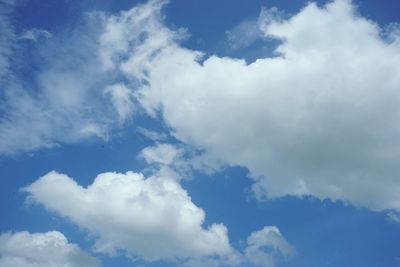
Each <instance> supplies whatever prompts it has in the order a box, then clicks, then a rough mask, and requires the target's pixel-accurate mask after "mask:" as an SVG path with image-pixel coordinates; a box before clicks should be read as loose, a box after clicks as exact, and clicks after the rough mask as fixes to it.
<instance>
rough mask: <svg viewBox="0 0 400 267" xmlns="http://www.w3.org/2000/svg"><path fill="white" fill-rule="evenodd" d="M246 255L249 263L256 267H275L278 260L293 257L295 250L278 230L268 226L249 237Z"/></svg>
mask: <svg viewBox="0 0 400 267" xmlns="http://www.w3.org/2000/svg"><path fill="white" fill-rule="evenodd" d="M244 254H245V257H246V259H247V261H249V262H250V263H252V264H254V265H255V266H261V267H273V266H275V262H277V261H278V259H284V260H288V259H289V258H290V257H292V256H293V255H294V249H293V247H292V246H291V245H290V244H289V243H288V242H287V241H286V239H285V238H284V237H283V236H282V234H281V233H280V231H279V229H278V228H276V227H274V226H267V227H264V228H263V229H261V230H259V231H256V232H253V233H252V234H251V235H250V236H249V237H248V239H247V247H246V249H245V253H244Z"/></svg>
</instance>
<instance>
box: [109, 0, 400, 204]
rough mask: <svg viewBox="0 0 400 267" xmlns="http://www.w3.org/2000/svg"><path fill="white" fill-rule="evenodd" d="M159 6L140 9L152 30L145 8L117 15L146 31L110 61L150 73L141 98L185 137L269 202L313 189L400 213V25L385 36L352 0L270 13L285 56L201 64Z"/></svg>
mask: <svg viewBox="0 0 400 267" xmlns="http://www.w3.org/2000/svg"><path fill="white" fill-rule="evenodd" d="M157 12H158V11H157ZM157 12H155V13H151V14H150V15H149V14H148V16H147V19H144V18H143V17H144V16H145V15H143V16H141V21H142V22H143V21H146V25H150V26H146V27H143V28H139V27H136V26H135V25H133V24H132V23H130V21H134V20H135V19H134V18H132V17H130V16H133V17H135V16H138V14H139V12H138V11H137V10H136V11H134V12H133V11H129V12H126V13H124V14H123V15H122V16H121V18H115V17H113V19H112V21H111V22H112V23H111V25H113V27H117V28H119V29H124V30H123V32H131V33H133V32H134V33H136V34H135V35H134V36H143V39H142V40H140V42H139V44H138V45H137V46H135V42H134V41H132V42H131V46H126V47H131V49H129V48H127V49H125V50H119V52H118V53H124V56H121V55H120V56H119V57H118V58H119V60H115V63H113V64H112V65H113V66H114V67H115V68H117V69H119V70H121V71H122V72H123V73H125V74H127V75H128V77H136V78H138V79H139V80H142V81H143V83H142V88H141V90H140V91H138V92H136V96H137V98H138V100H139V101H140V103H141V105H142V106H143V107H144V108H145V109H146V110H147V111H148V113H149V114H150V115H154V114H157V112H161V114H162V117H163V118H164V120H165V122H166V123H167V125H168V126H169V127H170V128H171V133H172V134H173V135H174V136H175V137H176V138H178V139H179V140H180V141H182V142H184V143H186V144H188V145H191V146H193V147H195V148H197V149H200V150H204V151H205V152H206V154H205V155H207V156H208V157H210V158H212V159H217V160H219V161H222V162H225V163H226V164H230V165H240V166H245V167H247V168H248V169H249V170H250V172H251V176H252V177H253V178H254V180H255V181H256V183H255V185H254V191H255V192H256V194H257V196H258V197H259V198H260V199H266V198H276V197H281V196H284V195H287V194H290V195H297V196H301V195H313V196H316V197H318V198H321V199H322V198H331V199H333V200H344V201H348V202H351V203H353V204H355V205H361V206H365V207H368V208H371V209H374V210H383V209H400V198H399V195H400V183H399V179H397V178H398V173H399V172H400V167H399V166H400V165H399V164H398V162H397V161H398V158H399V156H400V155H399V151H400V143H399V142H398V139H399V138H398V137H399V135H400V133H399V127H398V124H399V119H400V118H399V114H400V109H399V107H400V105H399V101H400V93H399V91H398V88H399V86H400V76H399V75H397V73H399V72H400V63H399V62H400V47H399V42H398V40H399V38H398V34H397V33H396V32H395V31H394V32H391V33H390V34H389V35H390V36H391V40H392V41H390V42H388V41H387V38H385V39H383V38H382V37H381V36H382V31H381V29H380V28H379V26H378V25H376V24H375V23H373V22H371V21H369V20H367V19H365V18H363V17H361V16H359V15H357V14H356V12H355V11H354V7H353V6H352V4H351V2H350V1H346V0H337V1H334V2H331V3H328V4H327V5H326V6H325V7H318V6H317V5H316V4H313V3H310V4H308V5H307V6H306V7H305V8H304V9H302V10H301V11H299V13H297V14H295V15H294V16H292V17H290V18H288V19H283V18H282V17H280V16H279V15H277V12H276V11H273V12H271V11H264V13H263V15H262V17H261V18H260V25H261V26H262V27H261V29H262V30H263V32H264V34H265V36H266V37H268V38H276V39H279V40H282V43H281V44H280V45H279V46H278V47H277V50H276V51H277V53H278V56H277V57H274V58H261V59H258V60H256V61H255V62H254V63H252V64H246V63H245V61H243V60H239V59H233V58H228V57H224V58H220V57H217V56H210V57H208V58H203V59H202V61H201V63H200V62H198V61H199V57H201V56H202V53H200V52H198V51H192V50H189V49H185V48H183V47H181V46H180V45H179V44H178V43H177V42H176V38H175V35H176V34H174V33H171V31H170V30H169V29H167V28H166V27H165V26H163V24H162V16H160V15H159V14H158V13H157ZM143 14H144V13H143ZM271 14H272V15H271ZM263 16H264V17H263ZM265 16H267V17H268V16H270V17H268V18H266V17H265ZM271 16H272V17H271ZM315 21H318V23H315ZM262 23H264V24H262ZM154 25H156V26H157V27H154ZM158 32H160V36H159V35H157V33H158ZM386 35H387V36H389V35H388V34H387V33H386ZM160 40H161V41H160ZM147 44H154V45H153V46H152V45H147ZM111 54H112V55H114V54H113V53H111ZM108 58H111V59H112V58H115V57H114V56H110V54H109V57H108ZM121 58H124V59H123V60H121ZM138 59H140V60H138ZM111 62H114V61H112V60H111Z"/></svg>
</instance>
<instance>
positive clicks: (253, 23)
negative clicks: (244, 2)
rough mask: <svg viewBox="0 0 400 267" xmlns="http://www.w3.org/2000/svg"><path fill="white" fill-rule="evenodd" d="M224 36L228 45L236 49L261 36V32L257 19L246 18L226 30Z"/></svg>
mask: <svg viewBox="0 0 400 267" xmlns="http://www.w3.org/2000/svg"><path fill="white" fill-rule="evenodd" d="M226 36H227V39H228V43H229V45H230V47H231V48H232V49H234V50H236V49H240V48H244V47H248V46H250V45H251V44H253V43H254V42H255V41H257V40H258V39H261V38H263V33H262V31H261V30H260V27H259V25H258V21H257V20H255V19H253V20H251V19H247V20H244V21H242V22H241V23H239V24H238V25H237V26H235V27H234V28H233V29H231V30H229V31H227V32H226Z"/></svg>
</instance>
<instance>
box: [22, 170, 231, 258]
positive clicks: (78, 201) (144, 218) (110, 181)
mask: <svg viewBox="0 0 400 267" xmlns="http://www.w3.org/2000/svg"><path fill="white" fill-rule="evenodd" d="M24 191H26V192H28V193H29V196H30V198H31V200H33V201H35V202H37V203H40V204H42V205H43V206H45V207H46V208H47V209H49V210H51V211H54V212H56V213H58V214H60V215H61V216H64V217H67V218H68V219H70V220H71V221H72V222H74V223H76V224H77V225H79V226H80V227H83V228H85V229H87V230H89V231H90V232H91V233H92V234H93V235H94V236H96V244H95V250H96V251H98V252H104V253H109V254H113V253H116V252H118V251H124V252H125V253H126V254H127V255H128V256H130V257H132V258H137V257H139V258H142V259H144V260H147V261H153V260H159V259H163V260H173V261H174V260H181V261H186V260H187V259H200V258H202V257H217V258H220V259H223V258H224V259H225V258H226V259H227V260H228V259H232V258H234V257H236V255H235V254H236V252H235V251H234V249H233V248H232V247H231V246H230V244H229V239H228V235H227V228H226V227H225V226H224V225H223V224H212V225H210V226H208V227H207V228H204V227H203V223H204V219H205V213H204V211H203V210H202V209H201V208H199V207H197V206H196V205H195V204H194V203H193V202H192V201H191V199H190V197H189V196H188V194H187V192H186V191H185V190H184V189H183V188H182V187H181V186H180V185H179V184H178V183H177V182H176V181H175V180H174V179H170V178H168V177H159V176H156V175H154V176H151V177H148V178H145V177H144V176H143V175H142V174H140V173H133V172H127V173H126V174H121V173H102V174H100V175H98V176H97V177H96V179H95V180H94V182H93V183H92V184H91V185H89V186H88V187H87V188H84V187H81V186H80V185H78V184H77V183H76V182H75V181H74V180H73V179H72V178H70V177H68V176H66V175H64V174H59V173H57V172H54V171H53V172H50V173H48V174H46V175H45V176H43V177H41V178H40V179H39V180H37V181H36V182H34V183H33V184H31V185H30V186H28V187H26V188H25V189H24Z"/></svg>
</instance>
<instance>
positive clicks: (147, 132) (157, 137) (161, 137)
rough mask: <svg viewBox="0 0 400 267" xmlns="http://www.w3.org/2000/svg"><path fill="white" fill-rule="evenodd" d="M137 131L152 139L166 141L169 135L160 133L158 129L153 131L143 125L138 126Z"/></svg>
mask: <svg viewBox="0 0 400 267" xmlns="http://www.w3.org/2000/svg"><path fill="white" fill-rule="evenodd" d="M136 131H137V132H138V133H140V134H141V135H143V136H144V137H146V138H147V139H149V140H152V141H164V140H166V139H167V137H168V135H167V134H165V133H160V132H157V131H152V130H149V129H146V128H143V127H141V126H139V127H137V128H136Z"/></svg>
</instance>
